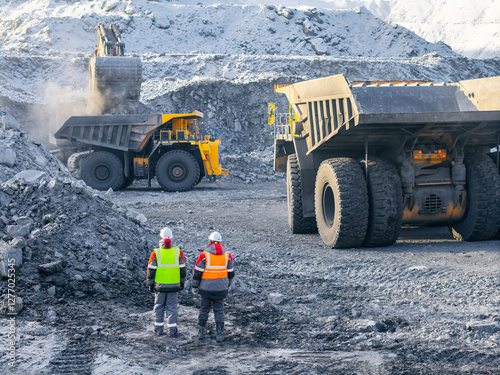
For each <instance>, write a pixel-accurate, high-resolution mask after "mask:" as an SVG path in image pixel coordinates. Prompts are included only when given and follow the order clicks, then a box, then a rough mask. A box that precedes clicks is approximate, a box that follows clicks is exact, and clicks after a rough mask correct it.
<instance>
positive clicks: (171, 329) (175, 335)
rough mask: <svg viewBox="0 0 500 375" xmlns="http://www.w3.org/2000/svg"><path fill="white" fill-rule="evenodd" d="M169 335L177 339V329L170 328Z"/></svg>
mask: <svg viewBox="0 0 500 375" xmlns="http://www.w3.org/2000/svg"><path fill="white" fill-rule="evenodd" d="M168 335H169V336H170V337H177V327H173V328H170V329H169V330H168Z"/></svg>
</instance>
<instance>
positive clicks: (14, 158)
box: [0, 111, 68, 183]
mask: <svg viewBox="0 0 500 375" xmlns="http://www.w3.org/2000/svg"><path fill="white" fill-rule="evenodd" d="M2 120H5V129H3V124H2ZM0 146H1V147H0V183H1V182H5V181H7V180H9V179H10V178H12V177H13V176H14V175H16V174H17V173H19V172H22V171H25V170H29V169H36V170H42V171H44V172H45V173H46V174H47V176H49V177H57V176H68V172H67V170H66V167H65V166H64V165H62V164H61V163H60V162H59V161H58V160H57V159H56V158H54V157H52V155H50V153H49V152H48V151H47V150H46V149H45V146H44V145H42V144H41V143H38V142H37V143H34V142H31V141H29V140H28V138H27V137H26V134H25V133H24V132H23V131H22V130H21V126H20V125H19V123H18V122H17V121H16V120H15V119H14V118H12V117H11V116H9V115H7V114H6V115H5V116H2V112H1V111H0Z"/></svg>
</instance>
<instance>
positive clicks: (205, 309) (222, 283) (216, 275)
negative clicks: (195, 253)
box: [191, 232, 234, 342]
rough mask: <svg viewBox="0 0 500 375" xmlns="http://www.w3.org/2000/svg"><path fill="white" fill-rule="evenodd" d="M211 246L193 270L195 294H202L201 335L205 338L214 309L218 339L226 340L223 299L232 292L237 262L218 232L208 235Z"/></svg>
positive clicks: (216, 336) (199, 258)
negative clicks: (209, 316) (207, 325)
mask: <svg viewBox="0 0 500 375" xmlns="http://www.w3.org/2000/svg"><path fill="white" fill-rule="evenodd" d="M208 239H209V241H210V243H209V245H208V246H207V247H206V248H205V250H204V251H203V252H202V253H201V254H200V256H199V257H198V260H197V261H196V265H195V267H194V272H193V280H192V284H191V286H192V288H193V293H195V294H198V293H199V294H200V296H201V309H200V315H199V316H198V338H199V339H200V340H203V339H204V338H205V333H206V324H207V320H208V314H209V313H210V310H211V309H213V311H214V318H215V329H216V333H215V338H216V340H217V341H218V342H221V341H223V340H224V318H225V317H224V298H226V296H227V293H228V292H229V287H230V285H231V281H232V279H233V277H234V262H233V257H232V256H231V254H230V253H229V252H228V251H227V250H226V247H225V246H224V244H222V237H221V235H220V233H219V232H213V233H212V234H210V236H208Z"/></svg>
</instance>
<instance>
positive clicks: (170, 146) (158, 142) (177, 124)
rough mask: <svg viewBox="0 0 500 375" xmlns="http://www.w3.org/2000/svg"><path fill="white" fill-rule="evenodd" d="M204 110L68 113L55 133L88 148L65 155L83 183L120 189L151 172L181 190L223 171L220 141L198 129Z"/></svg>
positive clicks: (150, 175)
mask: <svg viewBox="0 0 500 375" xmlns="http://www.w3.org/2000/svg"><path fill="white" fill-rule="evenodd" d="M202 118H203V114H202V113H201V112H198V111H194V112H193V113H185V114H157V115H126V116H73V117H70V118H69V119H68V120H67V121H66V122H65V123H64V124H63V126H62V127H61V128H60V129H59V130H58V131H57V132H56V133H55V135H54V136H55V138H56V139H66V140H70V141H72V142H74V143H75V144H77V145H80V147H84V148H86V150H87V151H83V152H78V153H75V154H73V155H72V156H70V158H69V159H68V163H67V164H68V168H70V170H72V172H73V174H74V175H76V177H81V178H82V179H83V180H84V181H85V183H87V185H89V186H91V187H93V188H95V189H99V190H107V189H109V188H112V189H113V190H117V189H123V188H125V187H127V186H129V185H130V184H131V183H132V182H133V181H134V180H135V179H148V181H150V180H151V179H152V178H153V177H154V176H156V179H157V180H158V183H159V184H160V186H162V188H163V189H164V190H167V191H186V190H189V189H191V188H193V187H194V186H195V185H196V184H198V183H199V182H200V181H201V180H202V178H203V176H207V177H210V178H212V179H215V177H216V176H220V175H227V174H228V171H227V170H226V169H223V168H222V167H221V165H220V164H219V144H220V140H219V139H216V137H214V135H213V132H212V131H211V129H207V130H205V131H203V130H202V126H201V120H202Z"/></svg>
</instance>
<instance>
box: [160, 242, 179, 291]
mask: <svg viewBox="0 0 500 375" xmlns="http://www.w3.org/2000/svg"><path fill="white" fill-rule="evenodd" d="M155 255H156V263H157V268H156V274H155V283H158V284H180V282H181V269H180V268H179V248H178V247H173V248H171V249H155Z"/></svg>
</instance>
